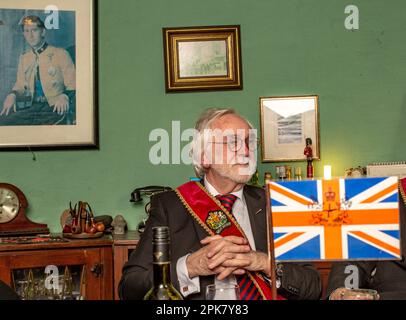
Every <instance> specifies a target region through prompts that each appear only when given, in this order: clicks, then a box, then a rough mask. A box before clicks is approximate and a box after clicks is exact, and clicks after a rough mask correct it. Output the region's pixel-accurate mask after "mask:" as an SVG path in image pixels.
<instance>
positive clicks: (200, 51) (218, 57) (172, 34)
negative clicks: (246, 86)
mask: <svg viewBox="0 0 406 320" xmlns="http://www.w3.org/2000/svg"><path fill="white" fill-rule="evenodd" d="M162 31H163V40H164V56H165V88H166V92H181V91H201V90H241V89H242V70H241V44H240V42H241V40H240V26H238V25H234V26H208V27H183V28H163V30H162Z"/></svg>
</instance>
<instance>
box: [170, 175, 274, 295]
mask: <svg viewBox="0 0 406 320" xmlns="http://www.w3.org/2000/svg"><path fill="white" fill-rule="evenodd" d="M175 191H176V193H177V195H178V196H179V198H180V200H181V201H182V203H183V205H184V206H185V207H186V209H187V211H188V212H189V213H190V215H191V216H192V217H193V218H194V219H195V220H196V221H197V222H198V223H199V224H200V225H201V226H202V228H203V229H204V230H205V231H206V232H207V233H208V234H209V235H210V236H214V235H217V234H219V235H221V236H223V237H226V236H237V237H242V238H245V239H247V237H246V236H245V234H244V232H243V230H242V229H241V227H240V226H239V225H238V223H237V221H236V220H235V219H234V217H233V215H232V214H230V213H229V212H228V211H227V210H226V209H225V208H224V207H223V206H222V205H221V203H220V202H219V201H218V200H217V199H216V198H214V197H212V196H211V195H210V194H209V193H208V192H207V190H206V189H205V188H204V187H203V185H202V184H201V183H199V182H193V181H191V182H188V183H185V184H183V185H181V186H180V187H178V188H176V190H175ZM247 275H248V276H249V277H250V278H251V280H252V281H253V283H254V285H255V286H256V287H257V289H258V291H259V293H260V294H261V296H262V298H263V299H264V300H271V299H272V292H271V288H270V287H269V285H268V284H267V282H266V281H265V280H264V279H263V278H262V277H261V275H260V274H259V273H257V272H250V271H247Z"/></svg>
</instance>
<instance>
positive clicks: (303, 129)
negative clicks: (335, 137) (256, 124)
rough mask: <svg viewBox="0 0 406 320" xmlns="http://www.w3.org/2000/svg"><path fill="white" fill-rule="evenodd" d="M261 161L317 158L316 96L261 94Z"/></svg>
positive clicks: (318, 144)
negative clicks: (309, 154) (262, 95)
mask: <svg viewBox="0 0 406 320" xmlns="http://www.w3.org/2000/svg"><path fill="white" fill-rule="evenodd" d="M259 105H260V122H261V151H262V162H283V161H303V160H306V158H307V154H308V150H309V148H311V149H310V150H312V158H313V159H315V160H320V137H319V106H318V96H317V95H309V96H289V97H261V98H260V99H259Z"/></svg>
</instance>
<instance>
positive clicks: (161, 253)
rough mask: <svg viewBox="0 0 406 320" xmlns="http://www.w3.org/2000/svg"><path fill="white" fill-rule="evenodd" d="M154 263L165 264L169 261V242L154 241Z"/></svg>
mask: <svg viewBox="0 0 406 320" xmlns="http://www.w3.org/2000/svg"><path fill="white" fill-rule="evenodd" d="M153 246H154V250H153V252H154V253H153V263H154V264H165V263H169V262H170V260H169V243H168V242H167V243H162V242H160V243H156V242H153Z"/></svg>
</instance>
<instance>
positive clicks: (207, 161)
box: [200, 150, 211, 169]
mask: <svg viewBox="0 0 406 320" xmlns="http://www.w3.org/2000/svg"><path fill="white" fill-rule="evenodd" d="M200 160H201V164H202V167H203V168H205V169H209V168H210V165H211V159H209V158H208V156H207V153H206V150H205V151H204V152H202V157H201V159H200Z"/></svg>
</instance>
